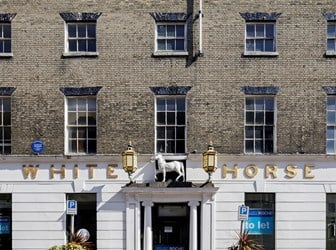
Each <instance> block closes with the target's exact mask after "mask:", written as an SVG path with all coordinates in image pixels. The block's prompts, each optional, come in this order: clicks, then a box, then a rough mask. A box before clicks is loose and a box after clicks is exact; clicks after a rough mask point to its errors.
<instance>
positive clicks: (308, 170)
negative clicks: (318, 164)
mask: <svg viewBox="0 0 336 250" xmlns="http://www.w3.org/2000/svg"><path fill="white" fill-rule="evenodd" d="M314 167H315V166H314V165H311V164H306V165H305V166H304V178H306V179H313V178H314V177H315V176H314V175H312V168H314Z"/></svg>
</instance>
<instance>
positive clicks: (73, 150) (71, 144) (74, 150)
mask: <svg viewBox="0 0 336 250" xmlns="http://www.w3.org/2000/svg"><path fill="white" fill-rule="evenodd" d="M69 152H70V153H77V140H70V141H69Z"/></svg>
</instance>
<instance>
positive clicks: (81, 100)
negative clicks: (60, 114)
mask: <svg viewBox="0 0 336 250" xmlns="http://www.w3.org/2000/svg"><path fill="white" fill-rule="evenodd" d="M77 101H78V102H77V105H78V111H86V99H85V98H78V99H77Z"/></svg>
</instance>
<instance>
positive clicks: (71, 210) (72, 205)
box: [67, 200, 77, 215]
mask: <svg viewBox="0 0 336 250" xmlns="http://www.w3.org/2000/svg"><path fill="white" fill-rule="evenodd" d="M67 214H69V215H76V214H77V201H75V200H67Z"/></svg>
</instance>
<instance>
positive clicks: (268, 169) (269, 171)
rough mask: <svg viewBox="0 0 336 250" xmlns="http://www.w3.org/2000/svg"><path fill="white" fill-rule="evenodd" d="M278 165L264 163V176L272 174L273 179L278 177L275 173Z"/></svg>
mask: <svg viewBox="0 0 336 250" xmlns="http://www.w3.org/2000/svg"><path fill="white" fill-rule="evenodd" d="M277 171H278V167H277V166H276V165H273V164H266V166H265V178H268V177H269V176H270V175H272V178H273V179H275V178H277V177H278V175H277Z"/></svg>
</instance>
